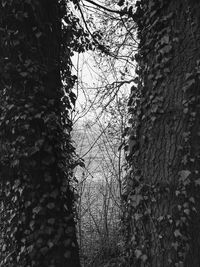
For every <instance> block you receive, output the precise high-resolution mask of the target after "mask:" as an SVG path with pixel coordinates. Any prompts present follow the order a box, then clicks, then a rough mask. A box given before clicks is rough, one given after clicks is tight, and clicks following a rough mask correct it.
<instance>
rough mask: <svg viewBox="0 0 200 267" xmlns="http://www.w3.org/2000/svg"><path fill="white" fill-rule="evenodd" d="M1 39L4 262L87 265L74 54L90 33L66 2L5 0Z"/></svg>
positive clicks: (0, 163)
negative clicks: (74, 135) (78, 222)
mask: <svg viewBox="0 0 200 267" xmlns="http://www.w3.org/2000/svg"><path fill="white" fill-rule="evenodd" d="M0 37H1V41H0V47H1V52H0V70H1V71H0V76H1V81H0V102H1V105H0V110H1V115H0V148H1V151H0V179H1V203H2V205H1V225H0V227H1V233H2V236H1V240H2V241H1V242H0V247H1V249H0V251H1V252H2V254H1V255H0V265H1V266H9V267H11V266H19V267H20V266H23V267H24V266H26V267H28V266H51V267H53V266H64V265H66V264H69V265H70V266H72V264H73V266H80V264H79V259H78V248H77V241H76V234H75V222H74V187H73V185H74V183H75V181H74V178H73V175H72V171H73V168H74V166H75V165H76V164H78V162H77V161H76V159H75V157H74V155H75V151H74V147H73V144H72V141H71V138H70V132H71V129H72V123H71V121H70V116H69V114H70V110H71V109H72V108H73V105H74V103H75V100H76V96H75V94H74V93H73V92H72V87H73V85H74V82H75V80H76V77H75V76H72V75H71V61H70V56H71V55H72V54H73V51H77V50H81V51H84V49H86V45H87V40H86V35H85V34H84V30H83V29H82V28H81V26H80V24H79V21H78V19H77V18H76V17H75V16H74V15H73V13H72V12H71V11H70V10H69V8H68V6H67V5H66V1H51V2H49V1H45V0H43V1H32V0H24V1H22V0H14V1H13V0H10V1H4V0H1V1H0ZM80 38H81V40H82V42H80V40H79V39H80Z"/></svg>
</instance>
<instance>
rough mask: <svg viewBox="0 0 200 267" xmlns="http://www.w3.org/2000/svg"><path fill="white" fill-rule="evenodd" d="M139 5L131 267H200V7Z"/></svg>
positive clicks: (152, 0)
mask: <svg viewBox="0 0 200 267" xmlns="http://www.w3.org/2000/svg"><path fill="white" fill-rule="evenodd" d="M137 5H138V6H137V11H136V13H135V15H134V19H135V20H136V22H137V24H138V37H139V39H140V45H139V52H138V55H137V56H136V58H137V61H138V68H137V73H138V77H139V83H138V87H137V89H136V88H135V87H133V88H132V95H131V99H130V102H131V103H132V104H131V105H132V107H130V110H134V106H135V105H137V111H136V112H135V113H132V119H133V124H132V128H131V134H130V138H129V155H128V161H129V165H130V170H129V173H128V175H127V178H126V189H127V192H126V203H127V204H126V205H127V212H126V222H127V231H128V235H129V236H128V240H127V241H128V248H129V257H130V266H151V267H162V266H163V267H165V266H184V267H186V266H187V267H198V266H200V234H199V233H200V197H199V193H198V191H199V185H200V179H199V171H200V162H199V159H200V152H199V151H200V150H199V146H200V140H199V136H200V119H199V118H200V89H199V88H200V87H199V85H200V81H199V78H200V61H199V59H200V46H199V42H200V14H199V10H200V2H199V1H187V0H186V1H168V0H163V1H156V0H148V1H146V0H145V1H144V0H142V1H141V2H140V3H139V2H138V4H137ZM138 97H139V98H140V101H138V100H137V98H138ZM136 102H137V103H136Z"/></svg>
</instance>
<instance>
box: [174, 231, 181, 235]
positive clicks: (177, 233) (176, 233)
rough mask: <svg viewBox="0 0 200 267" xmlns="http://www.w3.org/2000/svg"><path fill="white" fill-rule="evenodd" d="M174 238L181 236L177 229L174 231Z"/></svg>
mask: <svg viewBox="0 0 200 267" xmlns="http://www.w3.org/2000/svg"><path fill="white" fill-rule="evenodd" d="M174 236H175V237H179V236H181V232H180V230H179V229H176V230H175V231H174Z"/></svg>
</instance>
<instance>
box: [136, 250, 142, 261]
mask: <svg viewBox="0 0 200 267" xmlns="http://www.w3.org/2000/svg"><path fill="white" fill-rule="evenodd" d="M135 256H136V258H137V259H139V258H140V257H141V256H142V251H141V250H139V249H136V250H135Z"/></svg>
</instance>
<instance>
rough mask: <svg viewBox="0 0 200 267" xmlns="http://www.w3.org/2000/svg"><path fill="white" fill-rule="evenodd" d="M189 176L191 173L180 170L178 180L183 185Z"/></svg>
mask: <svg viewBox="0 0 200 267" xmlns="http://www.w3.org/2000/svg"><path fill="white" fill-rule="evenodd" d="M190 174H191V172H190V171H189V170H182V171H180V172H179V175H180V180H181V181H182V182H183V183H185V182H186V180H187V178H188V176H189V175H190Z"/></svg>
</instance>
